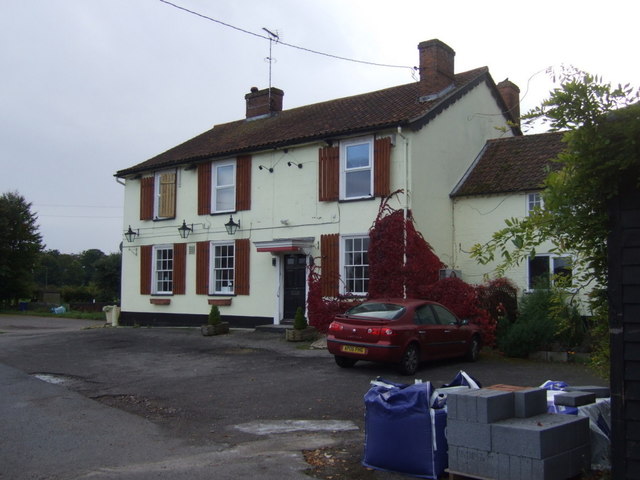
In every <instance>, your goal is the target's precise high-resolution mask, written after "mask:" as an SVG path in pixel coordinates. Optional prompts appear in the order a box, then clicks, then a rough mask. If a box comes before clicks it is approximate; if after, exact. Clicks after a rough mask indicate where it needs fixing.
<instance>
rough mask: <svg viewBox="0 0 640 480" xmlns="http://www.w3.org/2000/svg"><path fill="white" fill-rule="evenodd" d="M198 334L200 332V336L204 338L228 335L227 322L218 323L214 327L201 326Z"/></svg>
mask: <svg viewBox="0 0 640 480" xmlns="http://www.w3.org/2000/svg"><path fill="white" fill-rule="evenodd" d="M200 332H202V335H204V336H205V337H209V336H212V335H222V334H225V333H229V322H220V323H217V324H215V325H202V326H201V327H200Z"/></svg>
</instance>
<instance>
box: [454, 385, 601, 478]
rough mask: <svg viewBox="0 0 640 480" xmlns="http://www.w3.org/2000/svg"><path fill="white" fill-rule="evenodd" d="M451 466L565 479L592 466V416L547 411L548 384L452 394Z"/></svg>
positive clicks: (465, 471)
mask: <svg viewBox="0 0 640 480" xmlns="http://www.w3.org/2000/svg"><path fill="white" fill-rule="evenodd" d="M447 442H448V444H449V471H450V472H452V473H459V474H462V475H466V476H470V477H477V478H488V479H496V480H564V479H567V478H571V477H573V476H575V475H578V474H579V473H581V472H584V471H588V470H589V467H590V443H589V420H588V419H587V418H585V417H577V416H575V415H559V414H550V413H547V394H546V390H543V389H538V388H530V389H521V390H516V391H505V390H494V389H490V388H483V389H479V390H466V391H458V392H452V393H451V394H449V395H448V397H447Z"/></svg>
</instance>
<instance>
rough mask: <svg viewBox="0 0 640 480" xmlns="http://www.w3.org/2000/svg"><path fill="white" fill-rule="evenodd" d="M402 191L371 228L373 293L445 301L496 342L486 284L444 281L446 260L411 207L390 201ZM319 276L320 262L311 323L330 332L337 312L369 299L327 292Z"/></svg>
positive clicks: (312, 275) (313, 282) (312, 279)
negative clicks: (398, 206)
mask: <svg viewBox="0 0 640 480" xmlns="http://www.w3.org/2000/svg"><path fill="white" fill-rule="evenodd" d="M399 193H402V190H397V191H395V192H393V193H392V194H391V195H389V196H387V197H386V198H384V199H382V201H381V202H380V208H379V210H378V215H377V216H376V219H375V221H374V223H373V225H372V226H371V228H370V230H369V250H368V258H369V298H381V297H384V298H391V297H397V298H402V297H408V298H423V299H426V300H433V301H436V302H439V303H442V304H443V305H444V306H446V307H447V308H449V309H450V310H452V311H453V312H454V313H455V314H456V315H457V316H458V317H460V318H463V319H469V320H470V321H471V322H473V323H475V324H477V325H479V326H480V327H481V328H482V331H483V337H484V338H483V341H484V343H485V345H493V344H494V341H495V326H496V321H495V319H494V318H492V317H491V316H490V315H489V312H488V311H487V310H486V308H483V306H486V305H487V304H489V303H490V302H489V301H488V300H487V298H486V297H487V290H486V287H481V286H479V287H474V286H472V285H469V284H467V283H465V282H464V281H462V280H461V279H459V278H449V279H442V280H439V272H440V270H441V269H443V268H445V267H446V265H445V264H444V263H442V261H441V260H440V259H439V258H438V256H437V255H436V254H435V253H434V252H433V249H432V248H431V245H429V243H428V242H427V241H426V240H425V239H424V237H423V236H422V234H421V233H420V232H418V231H417V230H416V228H415V224H414V219H413V215H412V213H411V211H410V210H408V211H407V212H406V215H405V212H404V211H403V210H395V209H393V208H392V207H391V205H390V200H391V199H392V198H393V197H394V196H396V195H398V194H399ZM405 252H406V259H405ZM320 275H321V273H320V272H319V271H318V266H317V265H312V266H311V268H310V270H309V277H308V283H309V290H308V297H307V313H308V317H309V323H310V325H313V326H315V327H316V328H317V329H318V330H319V331H320V332H326V331H327V329H328V327H329V324H330V323H331V321H332V320H333V317H334V316H335V315H336V314H338V313H343V312H345V311H346V310H347V309H349V308H350V307H352V306H354V305H356V304H358V303H360V302H362V301H363V300H365V298H363V297H361V296H354V295H338V296H336V297H330V298H328V297H323V296H322V289H321V281H320ZM482 288H485V290H482ZM481 300H482V302H481Z"/></svg>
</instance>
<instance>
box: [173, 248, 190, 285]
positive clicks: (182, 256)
mask: <svg viewBox="0 0 640 480" xmlns="http://www.w3.org/2000/svg"><path fill="white" fill-rule="evenodd" d="M186 280H187V244H186V243H174V244H173V294H174V295H184V294H185V291H186Z"/></svg>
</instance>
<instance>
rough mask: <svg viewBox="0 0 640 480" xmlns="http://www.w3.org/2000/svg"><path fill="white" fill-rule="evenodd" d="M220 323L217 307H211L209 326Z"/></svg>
mask: <svg viewBox="0 0 640 480" xmlns="http://www.w3.org/2000/svg"><path fill="white" fill-rule="evenodd" d="M219 323H220V309H219V308H218V306H217V305H211V310H210V311H209V325H218V324H219Z"/></svg>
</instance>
